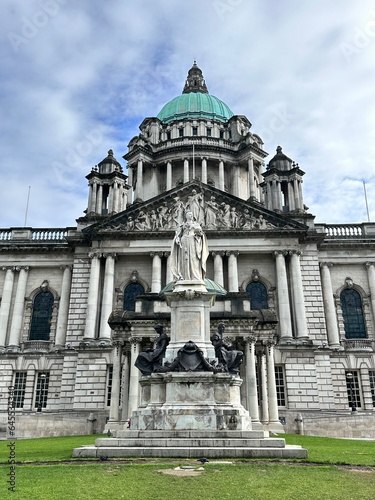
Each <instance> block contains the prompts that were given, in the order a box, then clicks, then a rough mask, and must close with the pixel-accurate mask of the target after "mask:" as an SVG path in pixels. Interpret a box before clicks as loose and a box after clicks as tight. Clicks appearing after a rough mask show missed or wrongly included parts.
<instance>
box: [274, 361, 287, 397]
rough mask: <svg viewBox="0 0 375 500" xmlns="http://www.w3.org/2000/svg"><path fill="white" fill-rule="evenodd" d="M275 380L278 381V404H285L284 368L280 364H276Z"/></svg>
mask: <svg viewBox="0 0 375 500" xmlns="http://www.w3.org/2000/svg"><path fill="white" fill-rule="evenodd" d="M275 381H276V395H277V406H285V380H284V369H283V367H282V366H280V365H276V366H275Z"/></svg>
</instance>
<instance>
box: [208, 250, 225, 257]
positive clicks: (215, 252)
mask: <svg viewBox="0 0 375 500" xmlns="http://www.w3.org/2000/svg"><path fill="white" fill-rule="evenodd" d="M211 255H212V257H216V256H217V255H219V256H220V257H224V255H225V252H224V250H219V251H215V250H213V251H212V252H211Z"/></svg>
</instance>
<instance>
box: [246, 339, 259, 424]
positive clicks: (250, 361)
mask: <svg viewBox="0 0 375 500" xmlns="http://www.w3.org/2000/svg"><path fill="white" fill-rule="evenodd" d="M245 342H246V389H247V409H248V411H249V413H250V416H251V421H252V422H259V408H258V390H257V375H256V365H255V342H256V337H246V338H245Z"/></svg>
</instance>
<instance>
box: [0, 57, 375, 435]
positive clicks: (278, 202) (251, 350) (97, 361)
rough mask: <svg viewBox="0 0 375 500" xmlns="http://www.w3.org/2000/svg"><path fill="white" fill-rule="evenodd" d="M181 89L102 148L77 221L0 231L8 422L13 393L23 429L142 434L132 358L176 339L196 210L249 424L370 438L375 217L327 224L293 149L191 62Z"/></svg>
mask: <svg viewBox="0 0 375 500" xmlns="http://www.w3.org/2000/svg"><path fill="white" fill-rule="evenodd" d="M182 87H183V91H182V93H181V95H178V96H177V97H173V98H172V99H171V100H170V101H169V102H167V103H166V104H165V105H164V106H163V107H162V109H161V110H160V112H159V113H158V115H157V116H154V117H147V118H145V119H144V120H143V121H142V123H141V124H140V126H139V129H140V130H139V131H138V132H139V133H138V135H135V136H134V137H133V138H132V139H131V140H130V141H129V144H128V150H127V152H125V151H121V152H118V153H119V155H121V154H124V153H125V154H124V156H123V157H122V158H121V159H120V157H119V156H118V155H117V154H116V157H117V158H118V159H116V158H115V154H114V152H113V151H112V150H109V151H108V154H105V151H98V152H97V154H98V162H99V163H98V164H97V165H95V166H93V167H92V168H91V166H90V167H89V168H88V170H90V169H91V171H90V172H89V173H88V175H87V176H86V179H87V183H88V197H87V206H86V207H84V206H83V207H82V214H77V217H78V218H77V223H76V226H75V227H68V228H31V227H22V228H21V227H20V228H2V229H0V300H1V303H0V369H1V377H0V384H1V390H0V394H1V398H0V430H1V431H2V432H5V428H6V422H7V407H8V390H9V387H12V391H13V404H14V407H15V414H16V421H17V433H18V435H19V437H33V436H52V435H71V434H91V433H101V432H103V430H105V429H108V428H111V429H112V428H116V427H117V428H119V426H124V425H125V424H126V423H127V425H129V426H131V421H132V414H133V412H136V411H137V409H138V408H139V407H140V405H141V404H142V401H143V400H144V397H145V395H144V394H143V395H142V391H143V387H146V386H144V385H142V384H143V382H142V379H145V378H147V376H148V375H147V373H146V374H145V373H143V372H142V371H141V370H140V369H138V367H137V366H136V365H135V363H136V360H137V359H138V358H139V355H140V353H152V352H153V350H154V349H156V347H155V346H156V343H157V340H158V336H157V334H156V333H155V332H156V331H157V330H158V329H159V330H160V329H162V330H163V332H164V334H166V336H169V337H172V340H173V332H171V317H172V316H173V314H174V309H173V307H172V308H171V306H170V303H169V300H168V297H169V295H168V294H170V293H171V291H172V290H173V287H174V282H175V281H176V279H175V278H176V276H175V270H174V265H173V250H172V242H173V241H174V238H175V235H176V232H177V231H178V230H179V227H180V226H181V225H182V224H184V221H185V220H186V219H187V217H190V218H191V220H192V221H194V223H196V224H197V225H199V227H200V228H201V229H202V231H203V232H204V235H205V238H206V242H207V249H208V250H207V255H206V260H205V269H204V273H205V279H204V283H205V287H206V288H205V290H206V289H207V293H208V295H209V297H210V300H209V301H206V302H204V306H202V307H204V308H206V309H207V310H208V312H207V313H205V316H204V317H205V318H208V320H207V325H206V327H207V328H208V330H209V336H212V338H215V333H216V332H218V330H219V331H220V332H221V334H222V335H224V337H223V341H225V345H226V346H228V347H227V348H228V352H229V351H230V350H232V351H235V352H237V353H238V352H240V353H241V359H239V362H238V367H237V369H238V374H237V375H236V377H237V378H238V379H240V380H241V386H240V390H239V393H240V399H241V401H240V403H241V405H242V406H243V408H245V410H246V411H248V412H249V415H250V417H251V422H252V424H253V428H256V429H264V430H271V431H274V432H283V431H285V432H289V433H305V434H311V435H314V434H315V435H329V436H343V437H367V438H369V437H375V416H374V409H375V351H374V347H375V223H357V224H329V223H316V222H315V221H314V219H315V218H314V215H313V213H311V212H310V211H309V209H308V208H307V207H306V205H305V204H304V199H303V189H302V187H303V178H304V175H305V172H304V171H303V170H302V169H301V168H300V166H299V165H298V158H295V159H291V158H289V157H288V156H287V154H288V152H287V151H285V152H284V151H283V150H282V148H281V147H280V146H279V147H277V150H276V152H275V154H269V153H267V152H266V149H265V148H266V146H267V145H265V144H263V141H262V138H261V137H260V136H259V135H257V134H256V131H253V128H252V125H251V123H250V121H249V119H248V118H247V117H246V116H244V115H238V114H234V113H233V112H232V110H231V109H230V108H229V107H228V105H227V104H225V103H224V102H223V101H221V100H220V99H219V98H217V97H215V96H213V95H211V94H210V93H209V90H208V87H207V86H206V82H205V80H204V77H203V73H202V71H201V69H200V68H199V67H198V65H197V64H196V63H195V62H194V64H193V66H192V68H191V69H190V70H189V71H188V75H187V79H186V81H185V84H184V85H182ZM115 153H117V152H115ZM103 156H105V158H104V159H102V160H101V158H102V157H103ZM100 160H101V161H100ZM305 169H306V174H307V175H306V180H307V182H308V177H309V175H311V172H309V169H308V165H306V166H305ZM83 182H85V181H84V179H82V183H83ZM312 211H313V207H312ZM187 214H189V215H187ZM192 294H193V295H194V294H195V296H196V297H199V296H200V294H201V292H200V291H199V290H198V291H193V292H192ZM203 295H204V293H203ZM202 300H203V299H202ZM194 304H195V301H194V300H192V301H191V303H190V305H191V307H190V311H189V313H188V314H187V315H186V316H184V315H183V314H182V313H181V317H180V319H179V322H180V326H181V328H182V329H185V330H187V331H189V324H190V323H189V321H190V320H189V318H191V317H192V315H193V313H194V311H193V309H194V307H195V305H194ZM184 318H185V319H184ZM184 322H185V324H184ZM194 325H195V323H194V322H193V323H192V324H191V326H190V329H191V339H192V340H194V335H195V332H194V329H195V326H194ZM155 327H156V330H155ZM224 330H225V331H224ZM160 331H161V330H160ZM164 334H163V335H164ZM191 339H190V338H186V339H185V340H186V342H188V341H189V340H191ZM176 345H177V344H176ZM177 347H178V346H177ZM176 352H177V351H176ZM212 352H213V353H214V350H213V351H212ZM175 354H176V353H175ZM211 354H212V353H211ZM170 361H173V360H170ZM204 362H205V363H206V362H207V363H208V364H209V365H208V366H214V365H215V363H216V362H217V361H215V360H211V359H208V360H206V361H204ZM163 363H164V361H163V360H161V361H160V366H161V368H162V365H163ZM147 387H149V386H147Z"/></svg>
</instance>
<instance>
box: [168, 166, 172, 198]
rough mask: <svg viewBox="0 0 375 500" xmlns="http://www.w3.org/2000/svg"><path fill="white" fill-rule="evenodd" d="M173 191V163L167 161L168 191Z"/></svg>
mask: <svg viewBox="0 0 375 500" xmlns="http://www.w3.org/2000/svg"><path fill="white" fill-rule="evenodd" d="M170 189H172V162H170V161H167V191H169V190H170Z"/></svg>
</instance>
